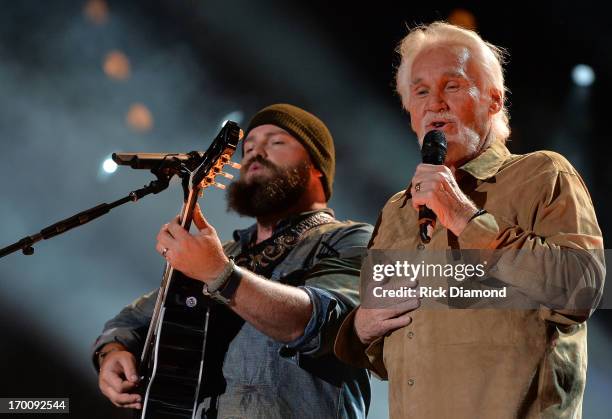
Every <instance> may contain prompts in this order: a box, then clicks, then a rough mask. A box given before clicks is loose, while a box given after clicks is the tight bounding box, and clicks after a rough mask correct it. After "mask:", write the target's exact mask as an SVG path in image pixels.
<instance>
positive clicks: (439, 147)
mask: <svg viewBox="0 0 612 419" xmlns="http://www.w3.org/2000/svg"><path fill="white" fill-rule="evenodd" d="M421 156H422V158H423V163H426V164H438V165H439V164H444V159H446V137H445V136H444V133H443V132H442V131H438V130H433V131H429V132H428V133H427V134H425V138H424V139H423V146H422V147H421ZM435 226H436V214H435V213H434V212H433V211H432V210H430V209H429V208H427V206H425V205H421V206H420V207H419V236H420V237H421V241H422V242H423V243H429V241H430V240H431V237H430V235H429V234H430V231H433V229H434V228H435Z"/></svg>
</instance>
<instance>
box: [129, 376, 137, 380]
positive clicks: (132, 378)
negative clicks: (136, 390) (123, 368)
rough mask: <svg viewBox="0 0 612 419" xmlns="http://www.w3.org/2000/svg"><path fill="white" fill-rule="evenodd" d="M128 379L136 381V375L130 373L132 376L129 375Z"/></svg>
mask: <svg viewBox="0 0 612 419" xmlns="http://www.w3.org/2000/svg"><path fill="white" fill-rule="evenodd" d="M130 380H132V381H138V376H137V375H132V376H131V377H130Z"/></svg>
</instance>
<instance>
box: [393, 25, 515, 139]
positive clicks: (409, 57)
mask: <svg viewBox="0 0 612 419" xmlns="http://www.w3.org/2000/svg"><path fill="white" fill-rule="evenodd" d="M440 44H444V45H449V44H450V45H460V46H464V47H466V48H467V49H468V50H469V51H470V52H471V54H472V57H473V58H474V59H475V60H476V63H477V65H478V67H479V68H480V69H481V71H482V75H483V76H484V82H485V87H486V88H487V89H489V88H491V87H492V88H494V89H496V90H497V91H499V94H500V96H501V100H502V108H501V110H500V111H499V112H497V113H496V114H495V115H493V118H492V122H491V134H492V136H493V138H496V139H500V140H502V141H506V139H507V138H508V137H509V136H510V126H509V116H508V109H507V107H506V91H507V89H506V87H505V86H504V70H503V65H504V64H505V57H506V55H507V53H506V51H505V50H504V49H502V48H500V47H497V46H495V45H493V44H490V43H489V42H486V41H485V40H483V39H482V38H481V37H480V35H478V34H477V33H476V32H474V31H471V30H469V29H463V28H460V27H458V26H455V25H451V24H449V23H446V22H434V23H431V24H429V25H421V26H417V27H416V28H414V29H412V30H410V32H409V33H408V35H407V36H406V37H405V38H404V39H402V41H401V42H400V44H399V46H398V48H397V53H398V54H400V56H401V62H400V65H399V67H398V69H397V74H396V77H395V82H396V90H397V92H398V93H399V95H400V97H401V98H402V105H403V106H404V109H406V110H408V103H409V100H410V95H409V91H410V89H409V86H410V72H411V71H412V63H413V61H414V58H415V57H416V56H417V55H418V54H419V53H420V52H421V51H423V50H424V49H426V48H428V47H432V46H434V45H440Z"/></svg>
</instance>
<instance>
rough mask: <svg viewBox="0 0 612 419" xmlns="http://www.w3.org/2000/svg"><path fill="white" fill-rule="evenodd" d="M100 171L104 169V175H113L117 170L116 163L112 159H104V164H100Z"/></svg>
mask: <svg viewBox="0 0 612 419" xmlns="http://www.w3.org/2000/svg"><path fill="white" fill-rule="evenodd" d="M102 169H104V171H105V172H106V173H115V170H117V163H115V162H114V161H113V159H106V160H104V163H102Z"/></svg>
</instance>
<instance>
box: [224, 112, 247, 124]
mask: <svg viewBox="0 0 612 419" xmlns="http://www.w3.org/2000/svg"><path fill="white" fill-rule="evenodd" d="M243 119H244V113H243V112H242V111H234V112H230V113H228V114H227V115H225V117H224V118H223V122H221V126H223V125H225V123H226V122H227V121H234V122H235V123H237V124H240V123H241V122H242V120H243Z"/></svg>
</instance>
